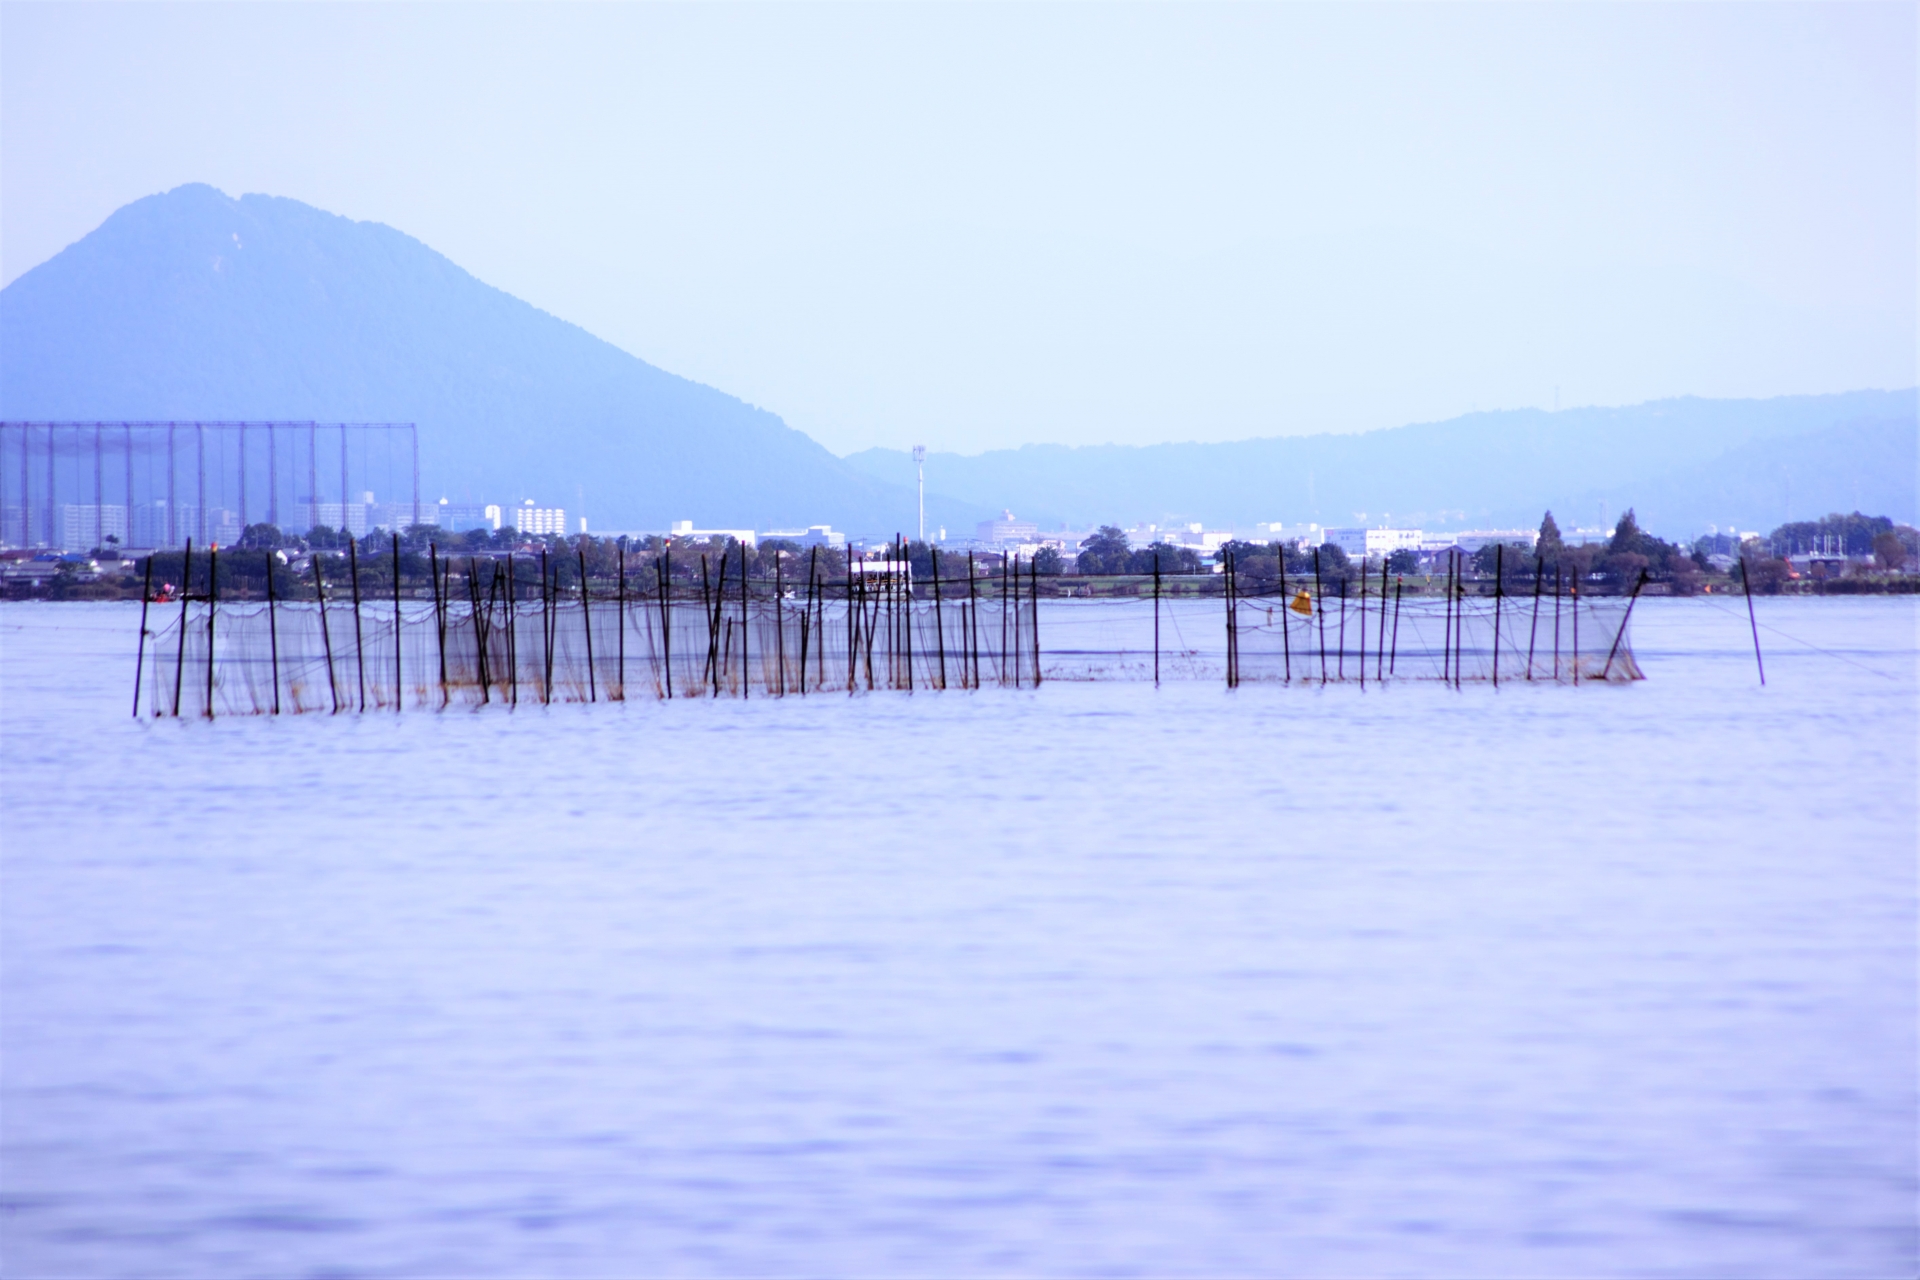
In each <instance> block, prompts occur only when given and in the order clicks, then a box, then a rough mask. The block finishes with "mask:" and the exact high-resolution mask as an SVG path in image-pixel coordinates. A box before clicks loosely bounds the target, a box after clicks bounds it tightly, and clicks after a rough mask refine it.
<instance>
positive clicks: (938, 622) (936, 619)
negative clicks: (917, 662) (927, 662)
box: [929, 547, 947, 693]
mask: <svg viewBox="0 0 1920 1280" xmlns="http://www.w3.org/2000/svg"><path fill="white" fill-rule="evenodd" d="M929 552H930V554H931V555H932V556H933V642H934V644H935V645H936V646H937V647H938V648H939V650H940V690H941V692H943V693H944V692H946V688H947V623H946V619H945V617H944V616H942V613H941V608H942V603H941V599H940V548H938V547H932V548H929Z"/></svg>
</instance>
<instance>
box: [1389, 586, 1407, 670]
mask: <svg viewBox="0 0 1920 1280" xmlns="http://www.w3.org/2000/svg"><path fill="white" fill-rule="evenodd" d="M1406 585H1407V580H1406V577H1405V576H1404V575H1397V576H1395V578H1394V580H1393V647H1392V648H1391V649H1390V650H1388V652H1387V674H1388V675H1389V676H1393V675H1397V674H1399V670H1400V594H1401V592H1402V591H1403V590H1404V589H1405V587H1406Z"/></svg>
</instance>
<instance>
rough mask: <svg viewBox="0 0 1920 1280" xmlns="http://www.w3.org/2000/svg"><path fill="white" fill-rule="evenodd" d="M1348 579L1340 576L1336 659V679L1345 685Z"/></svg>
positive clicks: (1343, 575)
mask: <svg viewBox="0 0 1920 1280" xmlns="http://www.w3.org/2000/svg"><path fill="white" fill-rule="evenodd" d="M1347 581H1348V579H1347V577H1346V575H1345V574H1342V575H1341V576H1340V632H1339V636H1340V650H1339V653H1338V655H1337V656H1336V657H1335V658H1334V679H1336V680H1339V681H1340V682H1341V683H1343V684H1344V683H1345V682H1346V679H1347Z"/></svg>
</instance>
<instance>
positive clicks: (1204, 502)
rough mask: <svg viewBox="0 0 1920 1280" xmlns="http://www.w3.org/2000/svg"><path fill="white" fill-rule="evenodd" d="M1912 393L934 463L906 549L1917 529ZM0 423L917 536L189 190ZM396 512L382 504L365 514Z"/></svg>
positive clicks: (756, 427)
mask: <svg viewBox="0 0 1920 1280" xmlns="http://www.w3.org/2000/svg"><path fill="white" fill-rule="evenodd" d="M1915 404H1916V395H1915V392H1914V390H1912V389H1907V390H1902V391H1858V392H1849V393H1845V394H1840V395H1827V396H1788V397H1781V398H1778V399H1772V400H1703V399H1693V398H1687V399H1676V400H1664V401H1657V402H1653V403H1650V404H1643V405H1636V406H1631V407H1625V408H1611V409H1605V408H1593V409H1572V410H1567V411H1564V412H1561V413H1547V412H1545V411H1542V410H1530V409H1529V410H1514V411H1506V412H1498V413H1480V414H1470V415H1467V416H1465V417H1461V418H1455V419H1452V420H1450V421H1446V422H1437V423H1424V424H1417V425H1413V426H1407V427H1397V428H1392V429H1388V430H1383V431H1374V432H1368V433H1364V434H1358V435H1317V436H1287V437H1274V438H1267V439H1257V440H1243V441H1236V442H1231V443H1225V444H1166V445H1155V446H1149V447H1144V448H1134V447H1123V446H1094V447H1083V448H1071V447H1067V446H1060V445H1030V446H1027V447H1025V448H1022V449H1015V450H1001V451H996V452H992V453H986V454H981V455H978V456H975V457H967V456H961V455H956V454H935V455H933V456H931V457H929V458H928V460H927V485H928V493H927V504H926V505H927V517H928V526H929V530H930V531H931V530H933V529H937V528H940V527H942V526H945V527H946V528H947V531H948V533H949V534H950V535H954V536H964V535H965V534H967V533H968V532H970V531H971V526H972V523H973V522H974V521H976V520H979V519H983V518H985V517H987V516H988V515H990V514H994V513H997V512H998V511H999V510H1001V509H1002V508H1010V509H1012V510H1014V511H1015V512H1016V514H1018V515H1020V516H1023V517H1027V518H1034V519H1037V520H1039V521H1040V522H1041V523H1042V524H1043V525H1044V526H1048V527H1056V528H1057V527H1059V526H1060V525H1061V524H1063V523H1066V524H1071V525H1073V526H1074V527H1077V528H1085V527H1088V526H1090V525H1093V524H1096V523H1099V522H1105V521H1119V522H1122V523H1126V524H1131V523H1135V522H1139V521H1150V522H1154V523H1161V524H1169V523H1176V522H1185V521H1201V522H1204V523H1207V524H1209V525H1212V526H1216V527H1217V526H1221V525H1238V526H1241V527H1250V526H1251V525H1252V524H1254V523H1257V522H1265V521H1274V520H1279V521H1286V522H1296V521H1305V520H1315V519H1317V520H1318V521H1319V522H1320V523H1322V524H1334V525H1338V524H1351V523H1368V524H1375V523H1383V522H1389V521H1391V522H1393V523H1402V524H1416V525H1421V526H1429V527H1433V528H1437V529H1444V528H1459V527H1462V526H1467V525H1502V526H1505V525H1520V524H1526V525H1531V524H1533V523H1535V522H1537V521H1538V519H1539V513H1540V511H1541V510H1542V509H1544V508H1546V507H1552V508H1553V509H1554V510H1555V511H1556V513H1558V514H1559V516H1560V518H1561V522H1562V523H1563V524H1565V525H1568V526H1573V525H1589V524H1592V523H1594V522H1596V521H1597V520H1599V519H1600V518H1601V514H1602V511H1603V510H1604V511H1605V512H1606V513H1608V514H1609V515H1611V516H1617V515H1618V514H1619V512H1620V511H1621V510H1623V509H1624V508H1625V507H1627V506H1629V505H1631V506H1635V507H1636V509H1637V510H1638V512H1639V514H1640V516H1641V518H1642V523H1643V524H1645V525H1646V526H1647V527H1648V528H1651V529H1653V530H1655V531H1657V532H1662V533H1665V534H1667V535H1668V536H1678V535H1682V534H1687V533H1691V532H1693V531H1695V530H1697V529H1698V528H1701V527H1704V526H1705V525H1706V524H1708V523H1714V524H1719V525H1721V526H1723V527H1724V526H1726V525H1728V524H1738V525H1740V526H1741V527H1743V528H1745V527H1752V528H1770V527H1772V526H1773V525H1775V524H1778V523H1781V522H1782V521H1783V520H1784V519H1785V518H1787V517H1788V516H1793V517H1796V518H1802V517H1806V516H1810V515H1819V514H1824V513H1825V512H1826V511H1828V510H1834V509H1847V510H1851V509H1853V508H1855V507H1858V508H1860V509H1862V510H1866V511H1869V512H1872V513H1875V514H1881V513H1884V514H1888V515H1893V516H1895V517H1896V518H1899V519H1903V520H1913V519H1915V518H1916V516H1920V510H1916V508H1917V507H1920V500H1916V490H1920V478H1917V473H1920V459H1916V441H1917V440H1920V428H1917V427H1916V415H1915ZM0 417H6V418H14V419H17V418H31V419H79V420H95V419H107V420H114V419H121V418H126V419H138V420H152V419H195V418H200V419H256V420H257V419H262V418H282V419H294V420H320V421H341V420H345V421H379V422H392V421H412V422H416V423H418V424H419V427H420V435H421V454H422V464H423V473H424V479H425V481H426V484H427V486H428V490H429V491H428V493H427V494H425V495H424V496H426V497H427V498H428V499H430V500H431V499H433V498H437V497H439V496H440V495H441V494H442V493H445V494H447V495H448V496H451V497H453V498H454V499H455V500H456V501H458V500H462V499H465V498H469V497H470V498H472V499H474V500H485V501H501V502H513V501H516V500H518V499H520V498H536V499H538V500H539V501H540V502H541V503H542V504H543V505H548V504H550V505H556V506H564V507H566V508H567V509H568V511H569V513H570V515H572V516H578V515H580V514H585V515H587V516H588V517H589V519H590V520H591V522H592V527H594V528H596V529H607V528H664V527H666V526H667V525H668V524H669V522H671V521H673V520H677V519H692V520H693V521H694V522H695V524H696V525H697V526H701V527H722V528H729V527H731V528H738V527H752V528H756V529H762V530H765V529H769V528H776V527H791V526H798V525H805V524H813V523H820V522H823V521H824V522H829V523H832V524H833V525H835V526H836V527H838V528H842V529H847V530H849V531H851V532H853V533H854V534H856V535H864V536H868V537H884V536H887V535H890V534H892V533H894V532H896V531H911V530H912V529H913V528H914V524H915V498H914V491H913V486H914V482H915V476H914V469H913V464H912V460H911V458H910V457H909V456H908V454H907V453H906V452H904V451H896V450H883V449H872V450H867V451H865V452H863V453H859V454H855V455H853V456H852V457H850V458H846V459H841V458H836V457H835V456H833V455H832V454H831V453H829V452H828V451H827V450H826V449H824V448H822V447H821V446H820V445H819V444H817V443H816V442H815V441H813V440H812V439H810V438H809V437H807V436H806V435H804V434H803V433H801V432H799V431H796V430H794V429H792V428H791V427H788V426H787V425H786V424H785V423H784V422H782V421H781V420H780V419H779V418H778V417H777V416H775V415H774V414H772V413H769V412H767V411H766V410H763V409H759V408H756V407H754V406H752V405H749V404H746V403H744V402H742V401H740V400H738V399H736V398H734V397H732V396H729V395H726V394H725V393H724V392H721V391H717V390H715V389H713V388H711V387H706V386H702V385H700V384H698V383H695V382H691V381H688V380H687V379H685V378H680V377H677V376H675V375H674V374H671V373H668V372H665V371H664V370H661V369H658V368H655V367H654V366H652V365H650V364H647V363H646V362H645V361H643V360H640V359H638V358H636V357H634V356H632V355H629V354H627V353H626V352H623V351H621V350H619V349H618V348H616V347H614V346H612V345H611V344H609V343H607V342H604V341H602V340H600V339H598V338H596V337H594V336H593V335H591V334H589V333H587V332H586V331H585V330H583V329H581V328H579V327H578V326H576V325H572V324H569V323H567V322H565V321H563V320H560V319H557V318H556V317H554V316H551V315H549V314H547V313H545V312H543V311H540V310H538V309H537V308H535V307H533V306H531V305H529V304H527V303H525V302H522V301H520V300H519V299H517V298H514V297H512V296H510V295H508V294H506V293H503V292H501V291H500V290H498V289H495V288H492V287H491V286H489V285H486V284H484V283H482V282H481V281H479V280H477V279H475V278H474V277H473V276H472V275H470V274H469V273H467V272H466V271H464V270H462V269H461V268H460V267H458V266H457V265H455V264H454V263H453V262H451V261H449V260H448V259H447V258H445V257H444V256H442V255H441V254H438V253H436V252H434V251H433V250H432V249H430V248H428V247H427V246H425V245H423V244H421V243H420V242H419V241H417V240H415V239H413V238H412V237H410V236H407V235H404V234H402V233H401V232H399V231H395V230H393V229H392V228H390V227H386V226H382V225H380V224H377V223H367V222H354V221H351V220H349V219H346V218H342V217H338V216H335V215H333V214H329V213H325V212H323V211H321V210H318V209H315V208H312V207H311V206H308V205H305V204H301V203H300V202H298V201H294V200H286V199H280V198H277V197H271V196H257V195H249V196H242V197H240V198H238V199H233V198H229V197H228V196H225V195H223V194H222V193H220V192H218V191H216V190H214V189H213V188H211V187H207V186H200V185H193V186H184V187H179V188H176V189H175V190H173V191H169V192H166V193H164V194H161V195H155V196H150V197H147V198H146V199H143V200H138V201H135V202H133V203H132V204H130V205H127V206H126V207H125V208H122V209H120V210H118V211H117V212H115V213H114V214H113V215H112V216H111V217H109V218H108V219H107V220H106V221H105V222H104V223H102V224H101V225H100V226H99V227H98V228H96V229H95V230H94V231H93V232H91V233H89V234H88V235H87V236H85V237H83V238H82V239H81V240H79V241H78V242H76V243H75V244H73V245H70V246H68V247H67V248H66V249H65V250H63V251H62V252H60V253H59V254H57V255H55V256H54V257H53V258H51V259H49V260H48V261H47V262H44V263H42V264H40V265H39V266H37V267H35V268H34V269H32V270H31V271H28V272H27V273H26V274H24V275H22V276H21V277H20V278H19V279H17V280H15V281H14V282H13V283H12V284H10V285H8V286H7V287H6V288H5V289H4V290H0ZM380 496H381V497H382V498H387V499H391V498H393V497H398V496H400V495H397V494H381V495H380Z"/></svg>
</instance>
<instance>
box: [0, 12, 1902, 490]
mask: <svg viewBox="0 0 1920 1280" xmlns="http://www.w3.org/2000/svg"><path fill="white" fill-rule="evenodd" d="M106 14H110V15H111V17H110V19H108V18H105V17H104V16H103V15H106ZM0 31H3V32H4V37H5V38H4V40H0V126H3V127H0V279H4V280H5V281H7V282H11V281H13V280H15V279H16V278H18V277H19V275H20V274H21V273H23V272H24V271H26V270H27V269H29V268H31V267H32V266H34V265H35V264H37V263H39V262H41V261H44V260H45V259H47V258H48V257H50V256H51V255H52V254H54V253H55V252H57V251H58V250H59V249H60V248H61V247H63V246H64V245H66V244H68V243H70V242H72V241H74V240H76V239H78V238H79V237H80V236H82V235H84V234H86V233H87V232H88V231H90V230H92V228H93V227H94V226H96V225H97V224H98V223H99V222H100V221H101V220H102V219H103V218H105V217H106V216H107V215H108V214H109V213H111V212H112V211H113V210H114V209H115V208H118V207H119V206H121V205H123V204H125V203H127V202H128V201H130V200H133V199H137V198H139V197H141V196H144V195H148V194H151V193H153V192H156V191H161V190H167V189H171V188H174V187H176V186H178V185H180V184H182V183H186V182H194V181H205V182H210V183H213V184H214V185H216V186H218V187H220V188H221V189H223V190H225V191H227V192H228V193H229V194H233V195H238V194H241V193H243V192H268V193H272V194H279V195H286V196H291V197H294V198H297V199H301V200H306V201H310V202H312V203H314V204H316V205H318V206H321V207H324V208H328V209H333V210H336V211H339V212H341V213H344V214H347V215H349V216H351V217H354V218H359V219H365V220H372V221H378V222H382V223H386V224H388V225H390V226H393V227H395V228H397V229H399V230H401V231H403V232H405V233H407V234H408V235H411V236H414V237H417V238H419V239H420V240H422V241H424V242H426V243H427V244H430V245H432V246H434V247H435V248H437V249H439V250H441V251H443V252H445V253H446V254H448V256H449V257H451V258H452V259H453V260H454V261H455V262H457V263H458V264H459V265H460V266H462V267H464V268H466V269H467V270H468V271H470V272H472V273H473V274H474V275H476V276H478V277H479V278H480V279H482V280H485V281H487V282H488V283H489V284H492V285H494V286H497V287H498V288H501V289H504V290H506V291H508V292H509V293H512V294H514V295H515V296H517V297H521V298H525V299H527V300H529V301H531V302H532V303H534V304H535V305H536V306H539V307H541V308H543V309H545V310H547V311H549V312H551V313H553V314H554V315H556V316H558V317H560V318H561V319H564V320H567V321H569V322H572V323H574V324H578V325H580V326H582V327H584V328H585V329H587V330H588V331H590V332H592V333H594V334H596V335H597V336H599V337H602V338H604V339H606V340H607V341H609V342H612V343H614V344H615V345H616V346H619V347H621V348H622V349H624V350H626V351H629V352H631V353H633V354H635V355H637V356H640V357H641V358H642V359H645V360H647V361H649V362H651V363H653V364H655V365H658V366H659V367H661V368H663V369H666V370H669V371H671V372H673V373H676V374H679V375H681V376H684V377H687V378H691V379H694V380H696V381H699V382H703V383H706V384H708V385H710V386H713V387H716V388H718V389H720V390H722V391H725V392H727V393H729V394H732V395H737V396H740V397H742V398H743V399H745V400H747V401H749V402H751V403H754V404H757V405H760V406H763V407H765V408H767V409H769V410H771V411H773V412H775V413H777V414H779V415H780V416H781V417H782V418H784V419H785V421H786V422H787V423H789V424H791V425H792V426H794V427H797V428H799V429H800V430H802V431H805V432H806V433H808V434H809V435H811V436H812V437H813V438H814V439H816V440H819V441H820V442H821V443H823V444H825V445H826V446H827V447H828V448H830V449H832V450H833V451H834V452H836V453H841V454H846V453H849V452H853V451H856V450H859V449H862V448H865V447H869V446H884V447H887V448H893V449H905V448H907V447H909V446H910V445H913V444H921V443H924V444H926V445H928V446H929V447H930V448H932V449H933V450H935V451H937V452H946V453H961V454H978V453H980V452H983V451H986V450H991V449H998V448H1006V447H1011V446H1017V445H1020V444H1025V443H1036V442H1050V443H1062V444H1075V445H1078V444H1096V443H1108V442H1112V443H1121V444H1152V443H1159V442H1163V441H1183V440H1201V441H1217V440H1234V439H1248V438H1254V437H1264V436H1276V435H1294V434H1309V433H1314V432H1321V431H1355V430H1366V429H1375V428H1382V427H1392V426H1398V425H1402V424H1405V423H1410V422H1424V421H1435V420H1441V419H1446V418H1451V417H1453V416H1455V415H1457V414H1460V413H1463V412H1466V411H1468V410H1470V409H1473V408H1479V409H1493V408H1520V407H1537V408H1543V409H1545V408H1550V407H1553V406H1555V405H1556V403H1557V404H1558V405H1560V406H1566V407H1573V406H1580V405H1594V404H1603V405H1617V404H1635V403H1641V402H1645V401H1649V400H1653V399H1658V398H1661V397H1665V396H1674V395H1700V396H1709V397H1712V396H1723V397H1764V396H1772V395H1780V394H1791V393H1821V392H1837V391H1845V390H1854V389H1858V388H1867V387H1882V388H1890V387H1907V386H1912V385H1913V384H1914V383H1915V381H1916V372H1915V355H1914V353H1915V345H1916V303H1915V279H1916V255H1915V245H1914V237H1913V234H1912V228H1913V226H1914V225H1915V223H1916V220H1917V219H1916V210H1917V206H1916V165H1915V152H1916V145H1915V144H1916V129H1915V114H1916V111H1915V107H1916V92H1915V83H1916V81H1915V56H1914V50H1915V16H1914V10H1913V8H1912V7H1911V6H1907V5H1849V6H1796V5H1786V6H1766V7H1762V6H1712V7H1709V6H1666V5H1646V6H1598V7H1585V6H1583V7H1572V6H1521V7H1502V6H1471V7H1455V6H1431V7H1428V6H1423V7H1418V8H1402V7H1393V6H1368V7H1331V6H1328V7H1322V6H1312V5H1297V6H1281V7H1267V8H1256V7H1233V8H1184V7H1183V8H1164V9H1155V8H1147V9H1119V8H1115V9H1102V8H987V7H958V8H955V7H937V6H929V7H912V8H901V9H845V8H819V7H810V6H798V7H792V8H777V9H739V8H729V9H718V8H715V9H701V8H695V9H683V8H668V7H631V8H629V7H599V8H544V7H543V8H484V9H479V8H467V7H463V6H445V7H430V8H397V7H373V6H367V7H361V6H354V7H331V6H324V5H320V6H286V7H279V6H275V7H259V8H228V7H206V8H201V7H184V8H183V7H176V6H169V5H155V6H141V7H137V8H113V9H101V8H95V7H84V8H79V7H76V8H68V7H59V6H33V5H8V6H5V7H4V9H0ZM81 85H84V86H86V88H85V90H84V91H81V90H79V89H77V88H76V86H81ZM929 483H930V485H931V484H932V481H931V480H930V481H929Z"/></svg>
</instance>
